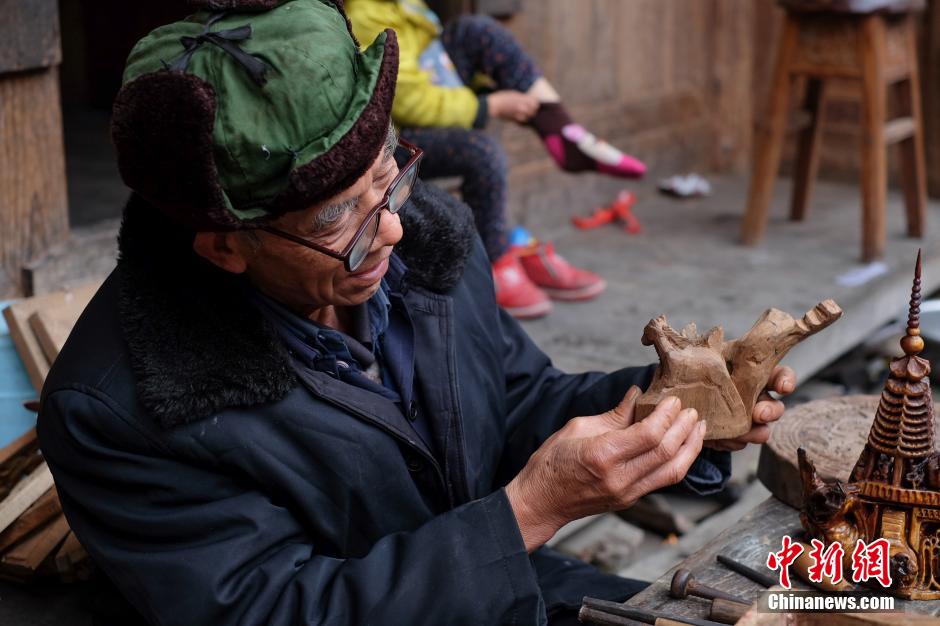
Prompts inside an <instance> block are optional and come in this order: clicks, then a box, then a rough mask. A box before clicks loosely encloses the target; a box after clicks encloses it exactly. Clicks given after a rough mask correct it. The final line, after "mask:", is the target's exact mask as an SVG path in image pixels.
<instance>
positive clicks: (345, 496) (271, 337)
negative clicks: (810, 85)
mask: <svg viewBox="0 0 940 626" xmlns="http://www.w3.org/2000/svg"><path fill="white" fill-rule="evenodd" d="M202 3H203V4H204V5H205V6H204V7H203V8H205V9H207V10H204V11H201V12H199V13H196V14H195V15H194V16H192V17H191V18H189V19H187V20H185V21H182V22H178V23H174V24H170V25H168V26H165V27H163V28H160V29H157V30H156V31H154V32H153V33H151V34H150V35H148V36H147V37H145V38H144V39H142V40H141V41H140V42H139V43H138V45H137V46H136V47H135V49H134V50H133V52H132V53H131V55H130V58H129V59H128V64H127V69H126V71H125V84H124V87H123V88H122V90H121V92H120V94H119V95H118V97H117V100H116V102H115V107H114V117H113V139H114V143H115V146H116V149H117V153H118V159H119V165H120V169H121V173H122V176H123V178H124V180H125V181H126V182H127V184H128V185H129V186H130V187H131V188H132V189H133V191H134V193H133V195H132V197H131V199H130V201H129V202H128V204H127V206H126V208H125V213H124V222H123V225H122V229H121V235H120V251H121V252H120V260H119V262H118V266H117V269H116V270H115V271H114V272H113V274H112V275H111V276H110V277H109V278H108V280H107V281H106V282H105V284H104V285H103V286H102V288H101V290H100V291H99V292H98V294H97V295H96V296H95V298H94V299H93V300H92V302H91V304H90V305H89V306H88V308H87V309H86V311H85V312H84V314H83V315H82V317H81V319H80V320H79V321H78V323H77V325H76V327H75V329H74V331H73V333H72V335H71V337H70V339H69V341H68V344H67V345H66V346H65V348H64V349H63V351H62V353H61V355H60V356H59V359H58V360H57V361H56V363H55V366H54V367H53V370H52V371H51V372H50V374H49V377H48V380H47V383H46V386H45V388H44V389H43V398H42V411H41V415H40V420H39V432H40V438H41V442H42V448H43V451H44V453H45V455H46V458H47V460H48V463H49V466H50V467H51V468H52V471H53V474H54V475H55V479H56V484H57V486H58V489H59V495H60V497H61V500H62V505H63V507H64V509H65V512H66V515H67V516H68V520H69V523H70V524H71V526H72V528H73V529H74V531H75V533H76V534H77V535H78V537H79V538H80V539H81V541H82V543H83V544H84V545H85V547H86V548H87V549H88V551H89V552H90V553H91V555H92V556H93V557H94V559H95V561H96V562H97V563H98V564H99V566H100V567H101V569H102V570H103V571H104V572H105V573H106V574H107V576H108V577H109V578H110V579H111V580H112V581H113V582H114V584H115V585H116V586H117V587H118V588H119V590H120V591H121V593H122V594H123V595H124V596H125V597H126V598H127V599H128V600H129V601H130V602H131V604H132V605H133V606H134V607H136V609H137V610H138V611H140V613H141V614H142V615H143V617H144V618H145V619H146V620H147V621H148V622H150V623H152V624H187V625H195V624H213V625H222V624H284V625H286V624H327V623H328V624H398V625H400V624H501V623H512V624H545V623H546V622H550V623H562V620H565V619H571V618H570V616H571V611H572V609H574V608H576V607H577V606H578V604H579V602H580V599H581V597H582V595H584V594H586V593H590V594H592V595H594V596H600V597H605V598H609V599H616V600H623V599H625V598H627V597H629V595H630V594H631V593H634V592H635V591H636V590H637V589H638V588H640V587H641V586H642V585H641V584H640V583H635V582H633V581H627V580H624V579H620V578H617V577H614V576H607V575H603V574H601V573H600V572H598V571H596V570H594V569H593V568H591V567H589V566H587V565H585V564H582V563H578V562H575V561H573V560H571V559H566V558H563V557H561V556H560V555H558V554H557V553H554V552H552V551H550V550H548V549H547V548H544V547H543V544H545V542H546V541H547V540H548V539H549V538H551V536H552V535H553V534H554V533H555V531H556V530H557V529H558V528H559V527H561V526H562V525H563V524H565V523H567V522H569V521H571V520H574V519H577V518H580V517H583V516H585V515H590V514H592V513H598V512H601V511H609V510H614V509H622V508H624V507H628V506H630V505H631V504H633V503H634V502H635V501H636V500H637V498H639V497H640V496H642V495H643V494H646V493H649V492H650V491H653V490H656V489H659V488H663V487H666V486H668V485H671V484H674V483H677V482H680V481H681V483H682V485H683V486H684V487H685V488H686V489H689V490H692V491H695V492H698V493H705V492H708V491H714V490H717V489H719V488H721V486H722V485H723V483H724V481H725V479H726V478H727V476H728V473H729V457H728V452H727V451H728V450H731V449H736V448H740V447H743V446H744V445H745V444H746V443H747V442H749V441H750V442H761V441H764V440H766V437H767V425H766V423H767V422H770V421H773V420H775V419H777V418H778V417H779V416H780V414H781V412H782V406H781V405H780V403H779V402H776V401H772V400H769V399H765V400H764V401H763V402H761V403H759V404H758V407H757V409H756V410H755V422H757V423H756V424H755V426H754V428H753V429H752V431H751V432H750V433H748V434H747V435H745V436H744V437H742V438H740V439H739V440H734V441H725V442H718V443H717V444H715V446H714V447H713V448H706V449H705V450H702V437H703V429H702V427H701V424H699V423H698V422H697V416H696V414H695V411H694V410H691V409H681V407H680V406H679V403H678V401H676V400H674V399H667V400H665V401H663V402H662V403H661V404H660V405H659V407H658V408H657V409H656V411H655V412H654V413H653V414H652V415H651V416H650V417H648V418H647V419H646V420H644V421H642V422H640V423H633V420H632V407H633V402H634V400H635V398H636V396H637V393H638V389H637V386H639V387H642V386H644V385H646V384H647V383H648V381H649V379H650V376H651V370H652V368H648V367H645V368H633V369H625V370H621V371H618V372H614V373H612V374H608V375H603V374H599V373H588V374H580V375H567V374H564V373H562V372H560V371H558V370H556V369H554V368H553V367H552V365H551V363H550V362H549V360H548V358H547V357H546V356H545V355H544V354H543V353H542V352H541V351H539V350H538V348H536V347H535V345H533V343H532V342H531V341H530V340H529V338H528V337H527V336H526V334H525V332H524V331H523V330H522V329H521V328H520V327H519V326H518V325H517V324H516V322H514V321H513V320H512V319H511V318H510V317H508V316H507V315H506V314H505V313H503V312H502V311H501V310H500V309H499V307H498V306H497V305H496V302H495V299H494V293H493V283H492V277H491V271H490V267H489V263H488V262H487V259H486V255H485V254H484V252H483V248H482V246H481V245H480V243H479V240H478V239H477V238H476V236H475V235H474V228H473V223H472V219H471V218H470V216H469V213H468V211H467V210H466V208H465V207H464V206H463V205H461V204H460V203H458V202H456V201H454V200H453V199H451V198H449V197H448V196H447V195H445V194H441V193H439V192H436V191H434V190H433V189H431V188H424V187H421V186H419V185H416V182H415V181H416V172H417V168H418V166H419V164H420V160H421V153H420V151H419V150H417V149H416V148H414V147H413V146H410V145H408V144H407V143H405V142H398V141H397V140H396V138H395V136H394V134H393V133H392V132H391V131H390V130H389V111H390V107H391V103H392V96H393V91H394V84H395V72H396V60H397V48H396V40H395V35H394V33H392V32H391V31H388V32H386V33H383V34H382V35H380V36H379V37H378V38H377V39H376V41H375V42H374V43H373V44H372V45H371V46H370V47H369V48H368V50H366V51H365V52H360V51H359V48H358V46H357V44H356V42H355V41H354V39H353V38H352V36H351V34H350V33H349V31H348V25H347V22H346V20H345V19H344V15H343V13H342V8H341V3H339V2H329V1H327V0H293V1H288V2H278V1H277V0H243V1H238V0H202ZM220 5H224V8H227V9H230V11H229V12H228V13H225V14H222V13H215V12H210V10H211V9H216V8H219V6H220ZM398 148H401V149H400V151H399V153H400V158H401V161H400V164H399V162H397V161H396V160H395V158H393V153H394V152H396V149H398ZM409 197H410V201H409ZM793 384H794V380H793V374H792V372H790V371H789V370H780V371H778V372H777V374H776V376H775V378H774V384H773V386H774V387H775V388H776V389H777V390H779V391H787V390H789V389H790V388H792V386H793ZM716 448H717V449H716Z"/></svg>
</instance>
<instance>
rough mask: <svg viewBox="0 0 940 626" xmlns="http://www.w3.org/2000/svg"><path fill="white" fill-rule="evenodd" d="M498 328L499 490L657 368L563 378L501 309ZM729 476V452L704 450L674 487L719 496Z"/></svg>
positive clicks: (646, 382)
mask: <svg viewBox="0 0 940 626" xmlns="http://www.w3.org/2000/svg"><path fill="white" fill-rule="evenodd" d="M476 256H479V254H476ZM499 329H500V334H501V338H502V345H503V363H504V367H505V371H506V406H507V407H508V416H507V418H506V419H507V430H508V432H509V433H510V434H509V440H508V441H507V446H506V451H505V454H504V457H503V460H502V464H501V466H500V473H499V484H501V485H504V484H506V483H508V482H509V481H510V480H511V479H512V478H513V477H514V476H515V475H516V474H518V473H519V470H521V469H522V467H523V466H524V465H525V463H526V462H527V461H528V459H529V456H531V454H532V453H533V452H534V451H535V450H536V449H537V448H538V447H539V446H540V445H541V444H542V442H543V441H545V440H546V439H548V437H550V436H551V435H552V433H554V432H555V431H556V430H558V429H559V428H561V427H562V426H564V425H565V423H566V422H567V421H568V420H570V419H571V418H573V417H577V416H579V415H596V414H598V413H603V412H604V411H607V410H610V409H611V408H613V407H615V406H616V405H617V404H618V403H619V402H620V401H621V400H622V399H623V396H624V395H625V394H626V393H627V390H628V389H629V388H630V387H631V386H632V385H637V386H638V387H640V388H641V389H646V388H647V387H648V386H649V384H650V382H651V381H652V379H653V374H654V372H655V371H656V366H655V365H646V366H641V367H627V368H624V369H621V370H617V371H615V372H612V373H609V374H604V373H601V372H586V373H583V374H566V373H564V372H562V371H560V370H558V369H557V368H556V367H554V366H553V365H552V362H551V360H550V359H549V358H548V356H546V355H545V353H544V352H542V350H540V349H539V348H538V346H536V345H535V343H534V342H533V341H532V339H531V338H529V335H528V334H527V333H526V332H525V330H524V329H523V328H522V327H521V326H520V325H519V323H518V322H517V321H516V320H515V319H513V318H512V317H511V316H510V315H509V314H508V313H506V312H505V311H503V310H502V309H500V310H499ZM730 476H731V455H730V453H729V452H723V451H717V450H710V449H704V450H703V451H702V452H701V454H699V456H698V458H697V459H696V460H695V462H694V464H693V465H692V467H691V468H690V469H689V472H688V473H687V474H686V478H685V479H684V480H683V481H682V482H681V483H680V484H679V485H678V486H677V487H678V488H679V489H680V490H682V491H686V492H690V493H693V494H698V495H707V494H710V493H715V492H717V491H721V489H723V488H724V486H725V484H726V483H727V481H728V479H729V478H730Z"/></svg>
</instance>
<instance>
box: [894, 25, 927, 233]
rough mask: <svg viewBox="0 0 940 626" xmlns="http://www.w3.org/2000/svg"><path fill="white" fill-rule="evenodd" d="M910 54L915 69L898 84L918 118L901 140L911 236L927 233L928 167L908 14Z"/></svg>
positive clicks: (904, 103) (905, 106)
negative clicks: (909, 133) (907, 136)
mask: <svg viewBox="0 0 940 626" xmlns="http://www.w3.org/2000/svg"><path fill="white" fill-rule="evenodd" d="M906 27H907V44H908V55H909V57H908V58H909V59H910V60H911V73H910V76H909V77H908V79H907V80H905V81H902V82H901V83H899V84H898V90H897V93H898V102H899V106H900V107H901V108H902V113H901V114H902V115H910V116H911V119H913V120H914V134H913V135H912V136H911V137H909V138H907V139H905V140H904V141H902V142H901V143H900V146H899V148H900V166H901V182H902V185H903V187H904V206H905V209H906V211H907V236H908V237H923V236H924V221H925V219H926V216H927V167H926V164H925V162H924V121H923V114H922V112H921V101H920V75H919V72H918V69H917V42H916V36H917V35H916V32H915V30H914V21H913V18H912V17H908V18H907V24H906Z"/></svg>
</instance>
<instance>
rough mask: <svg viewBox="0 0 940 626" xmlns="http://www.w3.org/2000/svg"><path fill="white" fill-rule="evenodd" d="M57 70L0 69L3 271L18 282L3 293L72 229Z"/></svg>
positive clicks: (18, 288)
mask: <svg viewBox="0 0 940 626" xmlns="http://www.w3.org/2000/svg"><path fill="white" fill-rule="evenodd" d="M12 1H13V2H14V3H16V2H17V0H12ZM25 4H30V3H28V2H27V3H25ZM58 74H59V73H58V69H55V68H54V69H49V70H42V71H34V72H22V73H18V74H8V75H0V120H2V123H0V163H2V164H3V165H2V166H0V232H2V233H3V236H2V237H0V273H5V274H6V275H7V277H8V278H9V282H11V283H12V284H13V285H15V286H16V291H15V292H13V293H0V298H6V297H15V296H18V295H21V294H22V293H23V291H22V277H21V272H20V270H21V268H22V266H23V264H24V263H26V262H28V261H29V260H30V259H32V258H34V257H36V256H38V255H40V254H42V253H43V252H44V251H45V250H46V249H47V248H48V247H49V246H52V245H54V244H56V243H59V242H60V241H63V240H64V239H65V237H66V236H67V234H68V198H67V195H66V188H65V148H64V141H63V136H62V111H61V109H60V107H59V100H60V97H59V75H58Z"/></svg>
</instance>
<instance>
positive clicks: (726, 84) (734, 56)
mask: <svg viewBox="0 0 940 626" xmlns="http://www.w3.org/2000/svg"><path fill="white" fill-rule="evenodd" d="M714 7H715V8H714V10H713V14H712V28H711V29H710V34H711V38H712V62H711V68H710V70H711V80H710V81H709V89H710V91H711V94H710V95H711V98H710V100H711V104H712V107H711V109H712V119H713V121H714V124H715V131H714V132H715V136H714V143H713V145H714V147H713V149H712V155H713V156H712V163H710V166H711V168H712V169H715V170H718V171H726V172H742V171H744V170H745V168H746V166H747V160H748V157H749V156H750V153H751V135H752V132H751V127H752V120H753V114H754V104H753V101H752V98H753V89H752V85H751V80H750V79H751V75H752V73H753V68H752V63H753V46H754V45H755V42H754V39H753V38H752V37H751V36H750V35H751V31H752V29H753V27H754V26H753V21H754V17H755V15H756V7H755V6H754V3H753V1H752V2H743V3H742V2H737V1H736V0H717V2H715V4H714ZM682 30H683V31H684V30H686V29H685V28H683V29H682Z"/></svg>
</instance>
